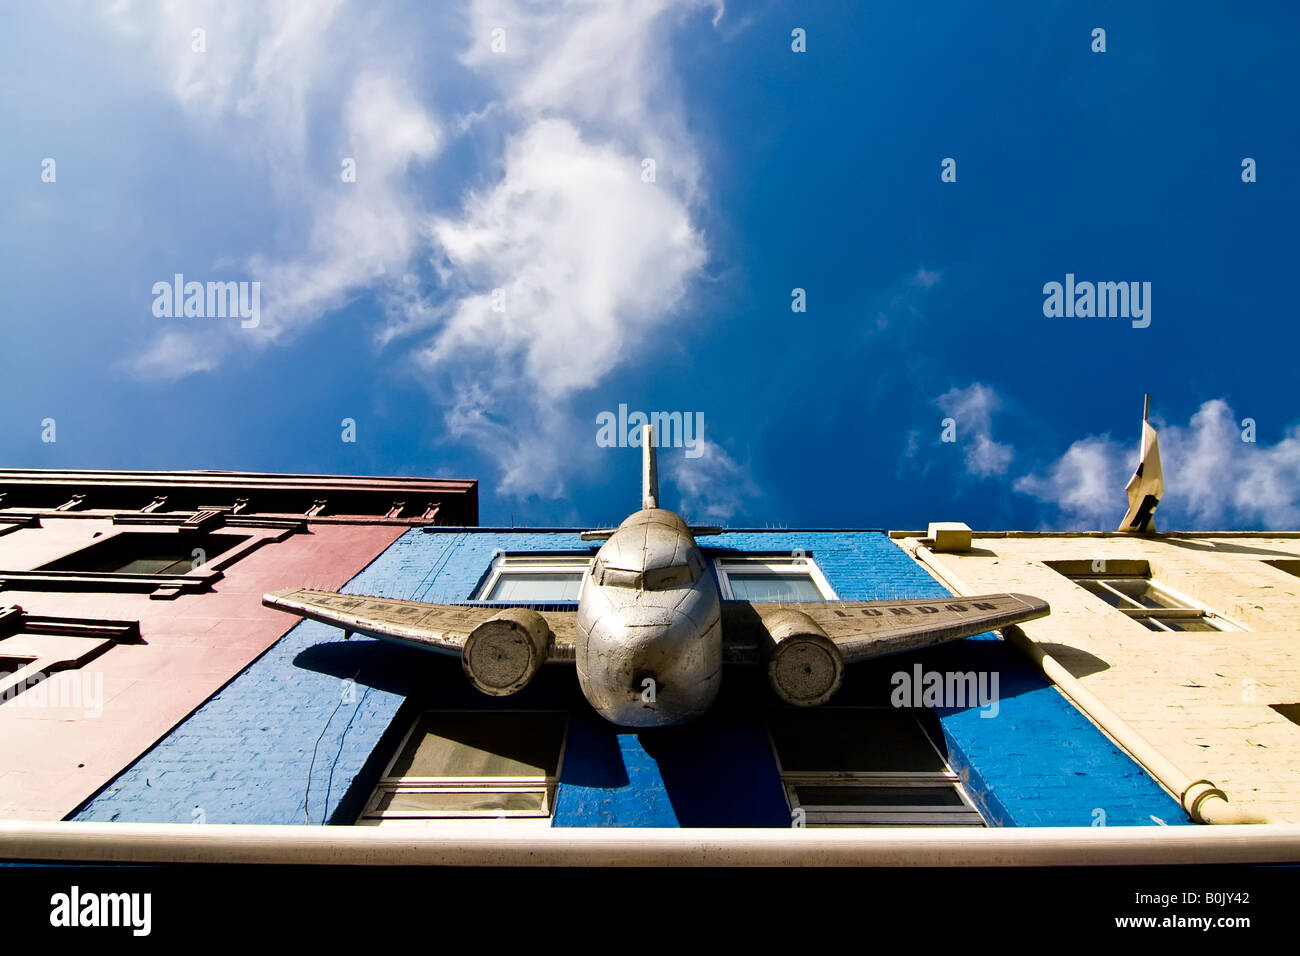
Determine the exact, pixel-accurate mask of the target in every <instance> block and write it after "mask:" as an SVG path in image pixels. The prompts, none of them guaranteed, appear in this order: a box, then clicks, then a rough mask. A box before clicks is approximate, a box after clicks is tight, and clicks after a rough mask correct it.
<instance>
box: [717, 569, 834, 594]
mask: <svg viewBox="0 0 1300 956" xmlns="http://www.w3.org/2000/svg"><path fill="white" fill-rule="evenodd" d="M727 581H728V582H730V584H731V594H732V597H734V598H735V599H736V600H737V601H824V600H825V598H824V597H823V596H822V592H821V591H820V590H818V588H817V585H816V584H815V583H814V582H813V579H812V575H810V574H809V573H808V572H807V571H794V572H788V571H781V572H778V571H761V570H759V571H728V572H727Z"/></svg>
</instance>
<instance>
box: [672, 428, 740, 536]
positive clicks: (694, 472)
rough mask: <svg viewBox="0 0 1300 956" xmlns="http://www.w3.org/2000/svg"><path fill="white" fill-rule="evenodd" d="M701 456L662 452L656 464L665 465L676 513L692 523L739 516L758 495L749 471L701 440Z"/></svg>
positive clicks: (723, 519)
mask: <svg viewBox="0 0 1300 956" xmlns="http://www.w3.org/2000/svg"><path fill="white" fill-rule="evenodd" d="M701 448H702V450H703V454H701V455H700V456H699V457H698V458H688V457H686V455H685V454H684V453H683V452H680V451H678V450H676V449H662V450H661V451H660V452H659V464H660V467H661V468H662V467H663V466H664V465H665V464H666V465H667V466H668V467H667V469H666V470H667V472H668V475H669V476H670V477H671V479H672V482H673V485H674V486H675V487H676V488H677V493H678V494H679V495H680V496H681V501H680V502H678V506H677V509H676V510H677V511H679V512H680V513H681V514H682V515H683V516H685V517H686V518H687V520H694V521H696V522H704V521H727V520H729V519H730V518H732V517H734V516H735V515H736V514H738V513H740V512H741V511H742V510H743V509H744V508H745V506H746V504H747V503H748V502H749V501H750V500H752V499H754V498H756V497H757V496H758V494H759V490H758V487H757V486H756V485H755V484H754V481H753V479H752V478H750V475H749V469H748V468H747V467H745V466H744V465H741V464H738V463H737V462H736V461H735V460H734V459H732V457H731V456H730V455H728V454H727V453H726V452H725V451H724V450H723V449H722V448H721V447H720V446H719V445H717V444H716V443H714V442H712V441H709V440H708V439H705V440H704V441H703V442H702V443H701Z"/></svg>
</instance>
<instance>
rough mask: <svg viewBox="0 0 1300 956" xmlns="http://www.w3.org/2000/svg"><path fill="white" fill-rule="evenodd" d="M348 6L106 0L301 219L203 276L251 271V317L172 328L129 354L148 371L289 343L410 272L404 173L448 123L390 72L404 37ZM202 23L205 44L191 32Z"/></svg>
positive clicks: (209, 363) (411, 231)
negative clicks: (348, 165) (290, 232)
mask: <svg viewBox="0 0 1300 956" xmlns="http://www.w3.org/2000/svg"><path fill="white" fill-rule="evenodd" d="M345 6H346V4H345V3H344V2H342V0H333V2H327V3H321V4H310V5H307V4H298V3H291V2H273V3H268V4H260V3H242V4H241V3H198V4H192V5H180V4H168V5H163V6H162V7H161V8H157V7H155V6H154V5H147V6H146V5H137V4H133V3H119V4H116V5H114V6H113V7H111V8H109V9H108V10H107V11H106V17H107V19H108V20H109V22H110V23H111V24H112V26H113V27H114V28H115V29H116V31H117V32H118V34H119V35H120V36H121V37H123V38H124V39H125V40H126V42H127V43H129V44H132V45H134V47H135V48H136V49H137V50H139V51H140V52H142V53H143V60H144V61H145V62H146V63H147V65H148V66H149V68H150V69H151V70H153V71H154V72H155V74H156V76H157V77H158V79H159V81H160V82H162V83H163V84H164V86H165V87H166V89H167V90H168V92H169V93H170V94H171V95H172V96H173V97H174V99H175V100H176V102H177V104H178V105H179V106H180V107H181V109H182V110H183V111H184V113H185V114H186V116H187V117H189V118H190V119H191V120H192V121H194V122H195V123H196V124H197V126H198V127H199V128H201V129H203V130H204V131H205V133H206V135H207V137H208V138H209V139H210V141H211V142H212V143H213V146H214V147H215V148H223V147H224V148H236V149H240V150H245V149H248V148H249V147H250V146H251V148H252V149H253V150H254V151H255V152H256V153H257V154H258V155H259V156H260V158H261V162H262V166H263V168H264V169H265V170H266V172H267V175H268V178H269V180H270V182H271V183H272V184H273V188H274V193H275V196H276V199H277V202H278V208H277V209H275V210H274V212H275V213H276V215H277V216H278V217H279V218H280V219H281V220H282V221H283V222H284V223H286V224H288V223H295V222H299V221H300V222H302V223H304V226H303V228H302V229H301V230H300V231H299V232H300V235H301V238H300V239H297V240H293V239H291V240H290V241H289V242H288V248H287V249H286V250H284V251H282V252H278V253H269V252H265V251H249V252H248V253H247V254H246V255H245V256H244V270H243V271H244V274H243V275H240V276H237V277H236V276H232V275H228V274H225V272H224V271H223V274H222V275H220V276H205V277H202V278H203V279H208V278H219V279H222V280H225V279H230V278H241V279H243V278H246V279H247V281H256V282H260V283H261V284H262V290H261V291H262V299H261V321H260V323H259V324H258V325H257V327H256V328H242V327H240V326H239V325H238V324H236V323H228V324H226V325H224V326H212V325H209V324H204V325H200V326H196V327H194V328H192V329H185V330H176V329H170V330H167V331H166V332H165V333H164V334H163V335H161V336H160V337H159V338H158V339H157V340H156V342H155V344H154V345H153V347H152V348H150V349H148V350H147V351H146V352H145V353H144V354H143V355H142V356H140V357H139V358H138V359H136V360H135V362H134V363H133V364H134V368H135V370H136V372H137V373H139V374H141V375H142V376H146V377H165V378H181V377H183V376H185V375H189V374H192V373H194V372H200V371H208V370H211V369H214V368H216V367H217V365H218V364H220V362H221V361H223V360H224V359H226V358H228V357H229V356H230V354H231V353H232V352H234V351H236V350H238V349H246V348H249V347H264V346H266V345H269V344H272V343H283V342H285V341H287V340H288V339H289V338H291V337H292V336H293V334H295V333H296V332H297V331H299V330H300V329H301V328H302V327H304V326H306V325H308V324H310V323H312V322H314V321H315V320H317V319H319V318H321V317H322V316H324V315H325V314H327V313H328V312H330V311H331V310H333V309H336V308H338V307H340V306H342V305H344V304H346V302H347V301H348V299H349V298H350V297H351V296H353V295H355V294H357V293H358V292H360V291H362V290H364V289H367V288H369V287H371V286H373V285H375V284H376V283H379V282H387V281H392V280H394V279H397V278H399V277H401V276H403V275H406V274H409V271H410V266H411V262H412V259H413V257H414V255H415V253H416V252H417V250H418V249H419V244H420V237H421V219H422V216H423V213H422V209H421V205H420V203H419V202H418V201H417V200H416V198H415V197H414V196H413V195H412V192H411V190H410V188H409V186H407V185H406V179H407V174H408V172H409V171H410V169H411V167H412V166H413V165H415V164H418V163H423V162H427V161H429V160H430V159H432V158H433V157H434V156H435V155H436V154H437V152H438V150H439V148H440V146H441V143H442V139H443V136H442V134H441V131H440V129H439V124H438V122H437V120H436V119H435V118H434V116H433V115H432V114H431V112H430V111H429V110H427V109H426V108H425V107H424V106H423V105H421V103H420V102H419V100H418V98H417V96H416V94H415V93H414V92H413V91H412V90H411V89H410V88H409V87H408V85H407V82H406V80H405V78H404V77H403V76H401V75H400V74H399V72H398V66H399V64H400V63H401V60H402V58H401V57H400V56H395V55H393V53H392V49H393V48H394V47H401V46H402V45H403V44H404V43H409V42H410V41H409V38H406V37H403V36H402V34H401V33H400V32H395V30H396V28H395V26H394V25H393V24H392V23H389V24H385V23H384V22H383V21H382V20H379V19H375V18H361V16H360V14H361V12H362V11H360V10H359V9H355V8H354V9H352V10H350V11H347V10H345V9H344V8H345ZM345 14H346V15H345ZM358 22H364V23H366V24H367V25H368V26H367V28H366V29H359V28H358V27H357V23H358ZM196 29H202V30H203V31H204V37H203V44H204V46H205V50H204V51H203V52H197V51H195V49H194V48H193V44H194V42H195V41H194V36H193V31H194V30H196ZM371 29H373V30H374V31H376V32H377V33H378V38H377V39H378V41H379V42H374V41H375V40H376V37H374V36H371V35H369V33H368V30H371ZM385 31H388V32H385ZM313 124H315V125H316V126H318V127H319V130H318V131H317V135H316V137H314V138H313V137H311V136H309V127H311V126H312V125H313ZM343 157H350V158H353V159H355V160H356V170H357V174H356V181H355V182H353V183H345V182H343V180H342V177H341V175H340V174H341V171H342V165H341V164H342V159H343ZM160 271H162V272H163V273H166V274H170V272H171V270H170V269H166V270H160ZM163 277H164V276H162V275H160V278H163ZM192 278H198V277H192Z"/></svg>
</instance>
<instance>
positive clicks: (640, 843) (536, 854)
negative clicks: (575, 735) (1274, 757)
mask: <svg viewBox="0 0 1300 956" xmlns="http://www.w3.org/2000/svg"><path fill="white" fill-rule="evenodd" d="M0 859H9V860H42V861H46V862H58V861H64V862H78V863H99V862H113V863H127V862H130V863H272V864H275V863H280V864H330V865H338V864H351V865H366V866H373V865H418V864H423V865H429V864H432V865H440V866H488V865H504V866H1061V865H1068V866H1078V865H1106V866H1114V865H1124V864H1186V863H1199V864H1208V863H1245V864H1253V863H1291V862H1296V861H1300V825H1297V824H1270V825H1266V826H1258V827H1191V826H1177V827H1159V826H1157V827H1146V826H1142V827H994V828H988V829H985V828H975V827H972V828H969V829H966V828H960V829H957V828H942V829H935V828H931V827H900V828H861V829H838V828H831V829H799V828H790V829H739V828H731V829H669V828H645V829H623V828H585V827H578V828H567V827H557V828H546V829H532V828H525V829H517V828H512V827H511V825H510V822H509V821H446V822H440V823H436V824H432V825H430V826H418V827H409V828H408V827H401V826H398V827H392V828H389V827H347V826H314V827H313V826H265V825H257V826H252V825H230V824H186V823H159V824H147V823H63V822H55V823H50V822H16V821H0Z"/></svg>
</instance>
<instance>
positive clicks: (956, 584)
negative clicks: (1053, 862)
mask: <svg viewBox="0 0 1300 956" xmlns="http://www.w3.org/2000/svg"><path fill="white" fill-rule="evenodd" d="M900 543H901V544H902V546H903V548H904V550H906V551H907V552H908V553H909V554H911V555H912V556H913V557H915V558H916V559H917V560H918V561H920V562H921V563H922V564H924V565H925V566H926V567H927V568H928V569H929V570H930V573H931V574H932V575H934V577H936V578H937V579H938V580H939V582H940V583H941V584H943V585H944V586H946V587H947V588H948V589H949V590H950V591H952V592H953V593H954V594H977V593H979V592H978V591H977V590H975V589H973V588H971V587H970V586H969V585H968V584H967V583H966V582H965V581H963V580H962V579H961V578H959V577H958V576H957V575H956V574H955V573H954V572H952V571H951V570H949V569H947V568H945V567H942V566H941V565H939V564H938V562H937V561H936V559H935V554H934V552H933V551H931V550H930V549H929V548H927V547H926V546H925V545H923V544H922V543H921V542H920V541H919V540H918V539H916V538H905V539H904V540H903V541H902V542H900ZM1002 636H1003V638H1005V639H1006V640H1007V641H1008V642H1009V643H1011V644H1014V645H1015V646H1016V647H1018V648H1019V649H1020V650H1022V651H1023V652H1024V653H1025V654H1026V655H1028V657H1029V658H1030V660H1032V661H1033V662H1034V663H1035V664H1037V665H1038V668H1039V670H1040V671H1041V672H1042V673H1043V675H1044V676H1045V677H1046V678H1047V679H1048V680H1050V681H1052V682H1053V683H1054V684H1056V686H1057V687H1058V688H1060V690H1061V693H1063V694H1065V696H1066V697H1068V698H1070V700H1071V701H1073V702H1074V705H1075V706H1076V707H1078V708H1079V710H1081V711H1082V712H1083V713H1084V715H1085V716H1087V717H1088V718H1089V719H1090V720H1091V721H1092V722H1093V723H1094V724H1096V725H1097V726H1098V727H1100V728H1101V729H1102V730H1103V731H1105V732H1106V734H1107V735H1108V736H1109V737H1110V738H1111V739H1112V740H1114V741H1115V743H1116V744H1117V745H1118V746H1119V747H1121V748H1123V749H1124V750H1125V751H1126V752H1127V753H1128V755H1129V756H1130V757H1132V758H1133V759H1134V760H1136V761H1137V762H1138V763H1139V764H1141V765H1142V767H1143V768H1144V769H1145V770H1146V771H1147V773H1149V774H1151V776H1152V777H1154V778H1155V779H1156V781H1157V782H1158V783H1159V784H1160V785H1161V786H1162V787H1164V788H1165V789H1166V790H1168V791H1169V792H1170V793H1171V794H1172V795H1173V796H1174V798H1175V799H1177V800H1178V802H1179V804H1180V805H1181V806H1182V808H1183V810H1184V811H1185V812H1186V813H1187V815H1188V816H1189V817H1191V818H1192V819H1193V820H1196V821H1197V822H1198V823H1227V824H1232V823H1255V824H1263V823H1269V822H1270V821H1269V820H1268V819H1267V818H1266V817H1264V816H1263V815H1261V814H1259V813H1257V812H1253V811H1249V810H1245V809H1242V808H1240V807H1238V806H1234V805H1232V804H1230V803H1229V802H1228V795H1227V794H1226V793H1224V792H1223V791H1222V790H1221V789H1219V788H1218V787H1216V786H1215V785H1214V783H1213V782H1212V781H1210V780H1205V779H1203V778H1201V779H1194V778H1193V777H1192V776H1191V775H1190V774H1187V773H1184V772H1183V771H1182V770H1180V769H1179V768H1178V767H1177V766H1175V765H1174V763H1173V762H1172V761H1171V760H1169V758H1167V757H1166V756H1165V755H1164V754H1162V753H1161V752H1160V751H1159V750H1157V749H1156V748H1155V747H1154V746H1153V745H1152V744H1151V742H1150V741H1148V740H1147V739H1146V738H1144V737H1143V736H1142V735H1141V734H1139V733H1138V732H1137V731H1136V730H1134V729H1133V728H1132V727H1131V726H1129V725H1128V724H1127V723H1126V722H1125V721H1124V719H1123V718H1122V717H1120V716H1119V715H1118V714H1117V713H1115V712H1114V711H1113V710H1111V709H1110V708H1109V707H1107V706H1106V704H1104V703H1103V702H1102V701H1101V700H1100V699H1099V698H1097V696H1096V695H1094V694H1093V693H1092V692H1091V691H1089V690H1088V689H1087V688H1086V687H1084V686H1083V684H1082V683H1081V682H1080V681H1079V679H1078V678H1076V677H1075V676H1074V675H1073V674H1071V673H1070V672H1069V671H1068V670H1066V668H1065V667H1064V666H1063V665H1062V664H1061V662H1060V661H1058V660H1056V658H1054V657H1052V656H1051V655H1050V654H1048V653H1047V652H1046V651H1044V650H1043V649H1042V648H1041V647H1040V646H1039V645H1038V644H1037V643H1035V642H1034V641H1033V639H1031V638H1030V637H1029V636H1028V635H1027V634H1025V632H1024V631H1022V630H1021V629H1020V628H1019V627H1016V626H1014V625H1013V626H1011V627H1005V628H1003V629H1002Z"/></svg>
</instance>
